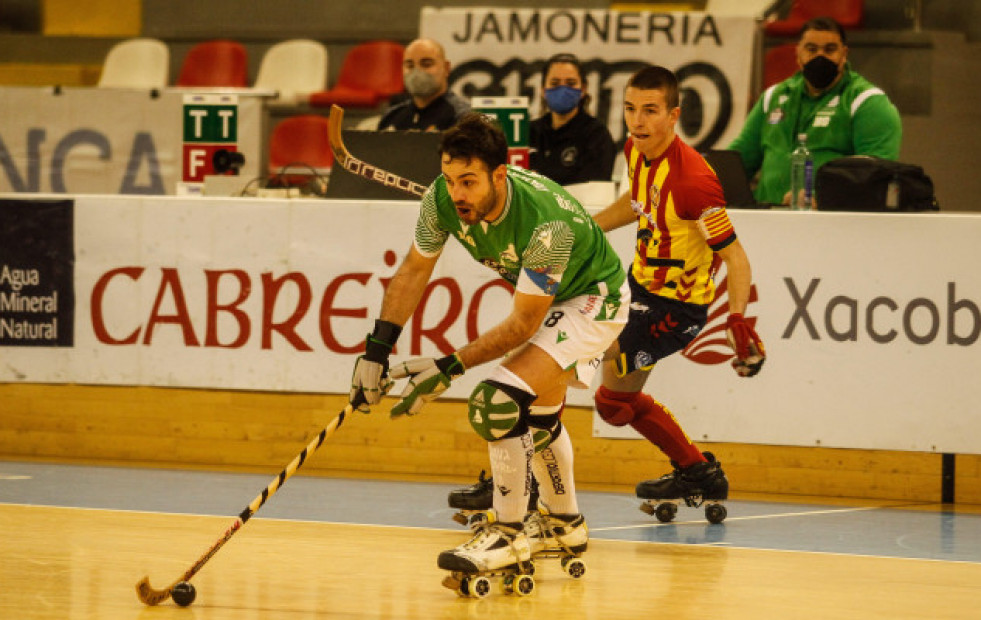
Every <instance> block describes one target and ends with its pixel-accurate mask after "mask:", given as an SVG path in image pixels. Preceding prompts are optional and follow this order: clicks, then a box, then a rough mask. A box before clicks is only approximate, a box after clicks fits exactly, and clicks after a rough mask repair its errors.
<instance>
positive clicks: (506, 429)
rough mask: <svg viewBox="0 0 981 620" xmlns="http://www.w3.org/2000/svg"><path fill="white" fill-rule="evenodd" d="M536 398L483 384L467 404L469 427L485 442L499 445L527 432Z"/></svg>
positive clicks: (511, 388)
mask: <svg viewBox="0 0 981 620" xmlns="http://www.w3.org/2000/svg"><path fill="white" fill-rule="evenodd" d="M534 400H535V395H534V394H529V393H528V392H526V391H524V390H522V389H521V388H517V387H515V386H513V385H507V384H505V383H502V382H500V381H495V380H493V379H488V380H486V381H481V382H480V383H479V384H478V385H477V387H476V388H474V390H473V392H472V393H471V394H470V399H469V400H468V401H467V406H468V415H469V418H470V426H471V427H473V430H474V431H476V432H477V434H478V435H480V436H481V437H482V438H483V439H485V440H487V441H497V440H498V439H505V438H507V437H517V436H518V435H523V434H524V433H526V432H528V408H529V406H530V404H531V402H532V401H534Z"/></svg>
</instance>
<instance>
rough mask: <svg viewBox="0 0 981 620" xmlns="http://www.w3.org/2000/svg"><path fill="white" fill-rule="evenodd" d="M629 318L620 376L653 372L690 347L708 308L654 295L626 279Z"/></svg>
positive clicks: (622, 338) (622, 344) (621, 340)
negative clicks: (649, 369)
mask: <svg viewBox="0 0 981 620" xmlns="http://www.w3.org/2000/svg"><path fill="white" fill-rule="evenodd" d="M627 277H628V280H629V282H630V317H629V318H628V319H627V326H626V327H624V328H623V331H622V332H620V338H619V343H620V354H621V358H620V361H619V362H618V366H620V372H622V373H624V374H626V373H629V372H633V371H635V370H638V369H641V368H650V367H651V366H653V365H654V364H655V363H656V362H657V361H658V360H661V359H664V358H665V357H668V356H669V355H673V354H674V353H677V352H678V351H680V350H682V349H684V348H685V347H686V346H688V343H689V342H691V341H692V340H694V339H695V337H696V336H698V334H699V332H701V331H702V328H703V327H705V321H706V320H707V319H708V306H700V305H697V304H689V303H685V302H683V301H678V300H676V299H667V298H665V297H661V296H660V295H653V294H651V293H650V292H649V291H648V290H647V289H645V288H644V287H643V286H641V285H640V284H638V283H637V281H636V280H634V276H633V274H628V275H627Z"/></svg>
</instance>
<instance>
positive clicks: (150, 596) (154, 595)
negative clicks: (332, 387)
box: [136, 398, 361, 605]
mask: <svg viewBox="0 0 981 620" xmlns="http://www.w3.org/2000/svg"><path fill="white" fill-rule="evenodd" d="M355 400H356V401H360V400H361V399H360V398H355ZM356 406H357V405H356V404H352V403H348V404H347V406H345V407H344V411H342V412H340V413H339V414H337V416H335V417H334V419H333V420H331V421H330V423H329V424H327V426H326V427H324V429H323V430H321V431H320V434H319V435H317V436H316V437H314V438H313V439H312V440H311V441H310V443H309V444H307V447H306V448H304V449H303V451H302V452H300V453H299V454H298V455H297V456H296V458H295V459H293V461H292V462H291V463H290V464H289V465H287V466H286V469H284V470H283V471H281V472H279V476H277V477H276V478H274V479H273V481H272V482H270V483H269V485H268V486H267V487H266V488H265V489H263V490H262V493H260V494H259V495H257V496H256V498H255V499H254V500H252V503H250V504H249V505H248V506H247V507H246V508H245V510H243V511H242V512H241V513H240V514H239V515H238V518H237V519H235V522H234V523H232V525H231V527H229V528H228V529H227V530H225V533H224V534H222V536H221V538H219V539H218V541H217V542H216V543H215V544H213V545H211V548H210V549H208V550H207V551H205V552H204V555H202V556H201V557H200V558H198V561H197V562H195V563H194V565H193V566H191V568H189V569H187V570H186V571H185V572H184V574H183V575H181V576H180V578H178V579H177V580H176V581H175V582H174V583H172V584H170V586H169V587H167V588H166V589H164V590H157V589H155V588H154V587H153V586H151V585H150V577H149V576H146V577H144V578H143V579H141V580H140V582H139V583H137V584H136V595H137V596H138V597H139V598H140V601H142V602H143V604H145V605H157V604H159V603H162V602H163V601H165V600H167V599H168V598H170V596H171V593H172V592H173V589H174V586H176V585H177V584H178V583H180V582H182V581H188V580H189V579H190V578H191V577H193V576H194V575H196V574H197V572H198V571H199V570H201V568H202V567H203V566H204V565H205V564H206V563H207V562H208V560H210V559H211V558H212V557H214V555H215V554H216V553H218V550H219V549H221V548H222V546H223V545H224V544H225V543H226V542H228V540H229V539H230V538H231V537H232V536H233V535H234V534H235V532H237V531H239V530H240V529H242V526H243V525H245V522H246V521H248V520H249V519H250V518H251V517H252V515H254V514H255V513H256V511H257V510H259V508H261V507H262V505H263V504H265V503H266V500H268V499H269V498H270V497H272V496H273V494H275V493H276V491H278V490H279V488H280V487H282V486H283V484H284V483H285V482H286V481H287V480H289V478H290V476H292V475H293V474H295V473H296V470H298V469H299V468H300V466H301V465H303V462H304V461H306V459H307V457H308V456H310V455H311V454H313V453H314V452H315V451H316V450H317V448H319V447H320V446H321V444H323V443H324V440H326V439H327V438H328V437H330V436H331V435H333V434H334V431H335V430H337V427H338V426H340V425H341V423H343V422H344V417H345V416H346V415H347V414H349V413H351V412H352V411H353V410H354V408H355V407H356Z"/></svg>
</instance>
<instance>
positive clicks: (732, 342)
mask: <svg viewBox="0 0 981 620" xmlns="http://www.w3.org/2000/svg"><path fill="white" fill-rule="evenodd" d="M726 337H727V338H728V339H729V346H730V347H732V350H733V352H735V354H736V359H734V360H732V367H733V368H734V369H735V370H736V372H737V373H738V374H739V376H740V377H752V376H753V375H755V374H756V373H758V372H759V371H760V369H761V368H763V362H765V361H766V349H765V348H764V347H763V341H762V340H760V337H759V336H758V335H756V332H755V331H754V330H753V327H752V326H751V325H750V324H749V323H747V322H746V319H744V318H743V315H741V314H739V313H736V312H733V313H732V314H730V315H729V318H728V319H727V320H726Z"/></svg>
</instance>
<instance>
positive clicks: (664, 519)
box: [654, 503, 678, 523]
mask: <svg viewBox="0 0 981 620" xmlns="http://www.w3.org/2000/svg"><path fill="white" fill-rule="evenodd" d="M676 514H678V507H677V506H676V505H674V504H671V503H666V504H658V505H657V507H656V508H655V509H654V516H655V517H657V520H658V521H660V522H661V523H670V522H671V521H673V520H674V517H675V515H676Z"/></svg>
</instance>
